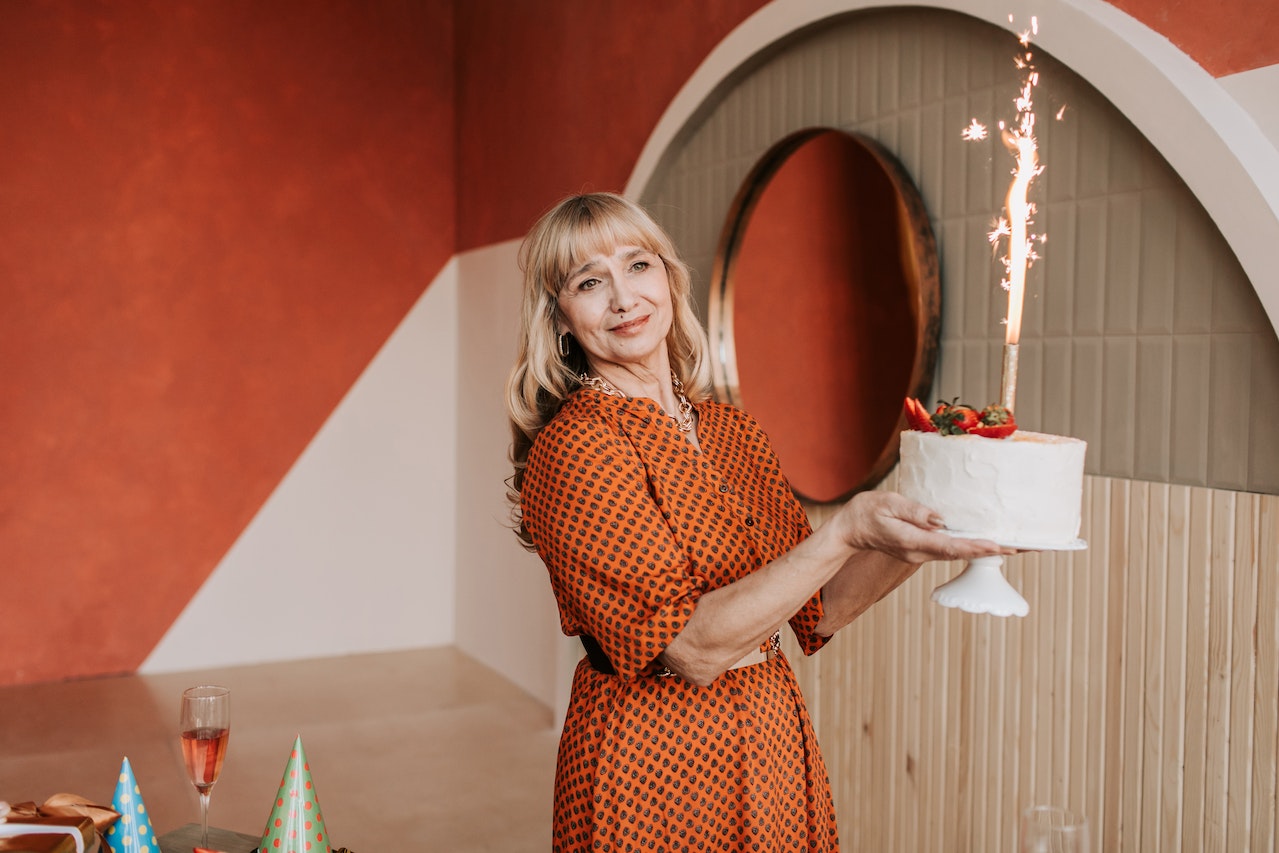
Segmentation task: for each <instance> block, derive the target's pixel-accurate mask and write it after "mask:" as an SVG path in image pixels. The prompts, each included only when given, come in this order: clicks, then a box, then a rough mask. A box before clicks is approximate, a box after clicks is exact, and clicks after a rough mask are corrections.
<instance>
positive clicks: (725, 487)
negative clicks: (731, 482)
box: [719, 483, 728, 492]
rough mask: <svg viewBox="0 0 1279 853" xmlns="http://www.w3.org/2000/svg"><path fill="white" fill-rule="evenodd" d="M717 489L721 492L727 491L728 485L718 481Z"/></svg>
mask: <svg viewBox="0 0 1279 853" xmlns="http://www.w3.org/2000/svg"><path fill="white" fill-rule="evenodd" d="M719 490H720V491H721V492H727V491H728V485H727V484H725V483H720V485H719Z"/></svg>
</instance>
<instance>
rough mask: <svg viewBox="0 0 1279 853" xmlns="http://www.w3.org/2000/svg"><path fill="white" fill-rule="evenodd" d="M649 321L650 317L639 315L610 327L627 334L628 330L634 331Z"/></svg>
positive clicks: (612, 330) (613, 330)
mask: <svg viewBox="0 0 1279 853" xmlns="http://www.w3.org/2000/svg"><path fill="white" fill-rule="evenodd" d="M647 322H648V317H637V318H636V319H634V320H630V321H628V322H625V323H619V324H618V325H616V326H614V327H613V328H611V329H609V331H610V332H620V333H621V334H627V333H628V332H634V331H635V330H637V329H639V328H640V327H641V326H643V325H644V324H645V323H647Z"/></svg>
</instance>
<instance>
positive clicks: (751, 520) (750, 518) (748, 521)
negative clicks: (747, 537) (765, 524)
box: [746, 515, 755, 527]
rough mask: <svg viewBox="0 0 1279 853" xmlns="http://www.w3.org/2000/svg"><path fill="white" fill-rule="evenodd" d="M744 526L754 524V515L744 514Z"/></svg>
mask: <svg viewBox="0 0 1279 853" xmlns="http://www.w3.org/2000/svg"><path fill="white" fill-rule="evenodd" d="M746 526H747V527H754V526H755V518H754V516H750V515H748V516H746Z"/></svg>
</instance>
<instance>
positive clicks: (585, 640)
mask: <svg viewBox="0 0 1279 853" xmlns="http://www.w3.org/2000/svg"><path fill="white" fill-rule="evenodd" d="M578 639H580V640H581V641H582V648H584V649H586V657H587V658H588V659H589V660H590V662H591V666H593V667H595V671H596V672H602V673H603V674H604V675H617V670H615V669H613V662H612V661H611V660H609V659H608V655H606V654H604V649H602V648H600V644H599V643H598V642H596V640H595V638H594V637H592V636H591V635H590V634H582V635H581V636H580V637H579V638H578Z"/></svg>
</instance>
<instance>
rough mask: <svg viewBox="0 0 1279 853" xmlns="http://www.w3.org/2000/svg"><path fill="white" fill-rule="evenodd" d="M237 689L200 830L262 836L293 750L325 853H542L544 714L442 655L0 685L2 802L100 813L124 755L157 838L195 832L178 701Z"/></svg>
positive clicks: (549, 775)
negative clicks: (217, 687)
mask: <svg viewBox="0 0 1279 853" xmlns="http://www.w3.org/2000/svg"><path fill="white" fill-rule="evenodd" d="M207 683H214V684H222V685H225V686H227V687H230V688H231V694H232V722H231V740H230V745H229V748H228V751H227V758H226V764H225V766H224V767H223V771H222V776H221V778H220V780H219V781H218V784H217V786H216V787H215V788H214V789H213V797H212V806H211V808H210V812H209V823H210V824H211V825H214V826H221V827H226V828H228V829H233V830H236V831H238V832H242V833H246V834H250V835H260V834H261V832H262V830H263V828H264V827H265V824H266V819H267V816H268V815H269V814H270V811H271V806H272V804H273V802H274V798H275V794H276V790H277V788H278V786H279V784H280V777H281V775H282V774H283V771H284V768H285V764H286V762H287V760H288V756H289V751H290V749H291V748H292V746H293V741H294V738H295V737H298V736H300V737H301V738H302V745H303V748H304V750H305V752H306V757H307V759H308V762H309V764H310V767H311V775H312V780H313V782H314V785H315V791H316V794H317V797H318V799H319V802H320V804H321V806H322V807H323V809H324V821H325V825H326V827H327V829H328V831H329V837H330V838H331V839H332V841H333V844H334V845H335V847H337V846H341V847H347V848H349V849H350V851H351V853H384V851H393V850H403V851H437V850H438V851H451V853H472V851H475V853H478V851H501V853H520V851H534V850H537V851H543V850H546V849H548V848H549V846H550V826H551V814H550V805H551V788H552V780H553V776H554V767H555V749H556V741H557V733H556V732H555V731H554V730H553V729H552V728H551V712H550V710H549V709H547V708H546V706H544V705H542V704H541V703H539V702H537V701H535V700H534V699H532V698H531V697H530V696H528V695H527V694H526V693H524V692H522V691H521V690H520V689H519V688H517V687H515V686H514V685H512V684H511V683H510V682H508V681H506V680H505V679H504V678H502V677H501V676H499V675H497V674H496V673H495V672H493V671H491V670H489V669H487V668H485V667H484V666H482V665H480V664H479V663H477V662H475V661H474V660H472V659H470V658H468V657H466V656H465V655H463V654H462V653H460V652H458V651H457V650H455V649H452V648H442V649H425V650H415V651H408V652H393V653H385V654H375V655H360V656H353V657H345V658H337V659H322V660H309V661H300V662H293V663H285V664H269V665H261V666H251V667H237V668H230V669H218V670H208V671H202V672H189V673H179V674H166V675H156V676H136V675H130V676H118V677H111V678H96V679H88V680H82V681H71V682H60V683H51V684H36V685H24V686H20V687H0V799H4V800H8V801H10V802H20V801H24V800H35V801H37V802H41V801H43V800H44V799H45V798H46V797H48V796H50V795H51V794H54V793H58V792H70V793H75V794H80V795H83V796H85V797H87V798H88V799H90V800H94V801H97V802H101V803H105V804H110V802H111V797H112V794H113V793H114V791H115V781H116V776H117V775H118V773H119V770H120V765H121V762H122V760H123V758H124V757H126V756H127V757H128V759H129V763H130V765H131V766H132V767H133V771H134V774H135V776H136V777H137V781H138V785H139V787H140V788H141V791H142V797H143V800H144V802H145V803H146V806H147V810H148V812H149V813H150V815H151V821H152V825H153V828H154V829H155V831H156V832H157V833H159V834H161V835H163V834H165V833H167V832H169V831H170V830H174V829H176V828H178V827H181V826H183V825H184V824H187V823H190V822H192V821H195V822H198V821H199V805H198V803H199V801H198V799H197V797H196V794H195V790H194V789H193V788H192V787H191V785H190V784H189V783H188V782H187V780H186V775H185V772H184V770H183V767H182V754H181V749H180V747H179V746H178V732H177V716H178V697H179V695H180V694H181V692H182V690H183V689H184V688H186V687H189V686H191V685H194V684H207Z"/></svg>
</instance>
